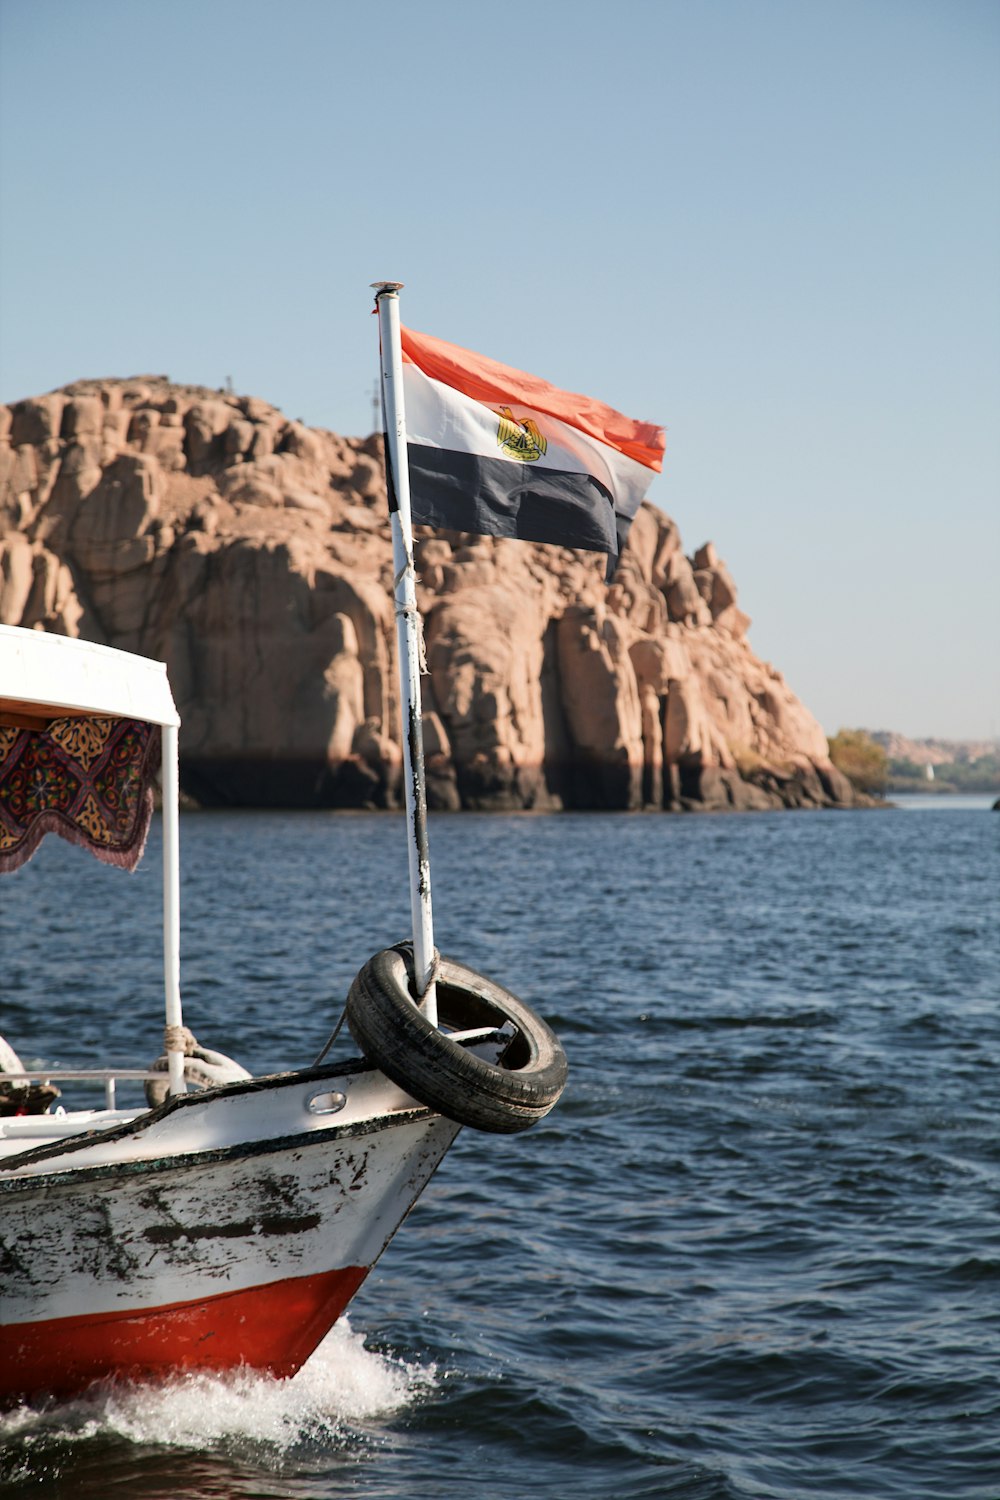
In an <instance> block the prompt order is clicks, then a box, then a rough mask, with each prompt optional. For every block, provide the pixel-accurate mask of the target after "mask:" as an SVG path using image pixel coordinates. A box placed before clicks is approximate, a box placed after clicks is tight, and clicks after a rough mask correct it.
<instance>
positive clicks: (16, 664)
mask: <svg viewBox="0 0 1000 1500" xmlns="http://www.w3.org/2000/svg"><path fill="white" fill-rule="evenodd" d="M19 711H20V714H21V715H22V716H26V717H37V718H40V719H52V718H56V717H57V716H61V715H67V716H70V715H72V716H76V715H79V714H99V715H100V714H106V715H110V716H113V717H115V718H124V719H139V720H141V721H143V722H144V723H146V724H159V725H161V726H166V725H169V726H171V727H173V728H175V729H176V728H177V726H178V725H179V724H180V722H181V721H180V717H179V715H178V713H177V709H176V708H175V706H174V700H173V697H172V695H171V692H170V684H169V683H168V681H167V669H166V667H165V666H164V665H163V663H162V662H158V661H150V660H149V659H148V658H147V657H145V656H134V655H133V654H132V653H131V652H129V651H118V650H115V649H113V648H112V647H110V646H95V645H94V644H93V643H92V642H91V641H77V640H70V639H69V638H68V637H67V636H64V635H46V634H44V632H42V631H40V630H25V629H24V628H23V627H21V626H19V625H0V714H3V715H4V716H5V717H6V718H11V717H17V716H18V713H19Z"/></svg>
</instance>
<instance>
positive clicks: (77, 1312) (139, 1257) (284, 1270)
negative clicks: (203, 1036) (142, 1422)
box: [0, 1068, 459, 1404]
mask: <svg viewBox="0 0 1000 1500" xmlns="http://www.w3.org/2000/svg"><path fill="white" fill-rule="evenodd" d="M341 1097H343V1098H344V1099H345V1101H346V1102H345V1104H344V1105H343V1107H342V1108H341V1109H339V1111H338V1112H337V1113H335V1114H319V1113H317V1112H316V1100H317V1098H318V1100H319V1103H320V1105H321V1106H323V1105H325V1104H327V1103H329V1102H330V1101H331V1100H332V1101H333V1102H334V1103H336V1102H338V1101H339V1099H340V1098H341ZM458 1129H459V1126H457V1125H456V1124H454V1123H452V1122H451V1121H450V1120H446V1119H444V1118H442V1117H441V1116H440V1115H438V1114H435V1113H433V1112H432V1111H430V1110H428V1109H426V1108H424V1107H423V1106H421V1105H419V1104H417V1102H416V1101H415V1100H413V1099H412V1098H410V1097H409V1096H408V1095H406V1094H405V1093H403V1091H402V1090H400V1089H398V1088H396V1087H395V1086H394V1085H393V1084H391V1083H389V1082H388V1081H387V1080H386V1079H385V1078H384V1077H383V1075H382V1074H380V1073H373V1072H369V1071H367V1070H364V1071H363V1070H361V1069H360V1068H359V1069H358V1070H357V1071H355V1072H345V1071H344V1070H341V1071H339V1072H336V1073H335V1072H333V1071H332V1070H314V1071H311V1072H310V1073H306V1074H288V1075H281V1076H279V1077H277V1078H274V1079H270V1080H260V1081H257V1082H255V1083H252V1084H248V1085H236V1086H232V1087H230V1088H227V1089H221V1090H217V1091H213V1092H212V1093H211V1094H206V1095H201V1096H198V1095H194V1096H192V1095H189V1096H187V1097H186V1098H184V1099H182V1100H179V1101H175V1102H174V1103H172V1104H171V1105H169V1106H167V1107H166V1108H165V1109H164V1110H161V1111H157V1112H156V1114H155V1115H152V1116H145V1117H143V1118H142V1119H140V1120H138V1121H136V1122H134V1123H126V1124H125V1125H124V1126H118V1127H117V1128H116V1129H115V1130H114V1131H113V1132H112V1134H111V1135H110V1136H109V1135H105V1136H103V1137H98V1138H96V1139H95V1138H94V1137H93V1136H92V1137H90V1138H89V1139H88V1138H84V1139H83V1141H81V1140H79V1139H76V1140H71V1141H65V1142H63V1141H55V1142H53V1143H52V1144H51V1145H49V1146H47V1147H46V1146H43V1147H42V1148H41V1150H38V1149H36V1150H35V1151H34V1152H33V1153H32V1155H33V1157H34V1159H33V1160H32V1161H31V1162H25V1163H24V1164H23V1165H22V1164H20V1163H19V1161H18V1158H17V1156H15V1157H13V1158H11V1157H9V1156H8V1158H7V1160H6V1162H3V1161H0V1166H2V1167H4V1168H5V1170H3V1171H2V1172H0V1323H2V1326H3V1346H4V1351H5V1359H4V1361H3V1368H2V1370H0V1400H4V1401H5V1402H7V1403H8V1404H9V1403H10V1402H11V1401H12V1400H16V1399H18V1398H20V1397H24V1396H31V1395H34V1394H37V1393H39V1392H43V1391H44V1392H53V1393H56V1394H66V1393H70V1392H72V1391H76V1390H79V1389H81V1388H82V1387H84V1386H85V1385H87V1384H88V1383H90V1382H91V1381H93V1380H97V1379H101V1378H105V1377H108V1376H119V1375H127V1376H134V1375H138V1376H143V1377H149V1376H151V1375H157V1374H167V1373H171V1372H176V1371H178V1370H184V1369H216V1370H218V1369H227V1368H232V1367H234V1366H238V1365H242V1364H245V1365H249V1366H251V1367H253V1368H257V1369H267V1370H270V1371H273V1372H274V1373H275V1374H279V1375H290V1374H293V1373H294V1371H295V1370H296V1369H298V1368H299V1366H300V1365H301V1364H302V1363H303V1361H304V1360H305V1359H307V1358H308V1356H309V1354H310V1353H311V1352H312V1350H313V1349H314V1348H315V1347H316V1345H317V1344H318V1343H319V1341H320V1340H321V1339H322V1338H323V1337H324V1335H325V1334H326V1332H327V1331H328V1329H329V1328H330V1326H331V1325H332V1324H333V1322H334V1321H335V1320H336V1318H337V1317H338V1316H339V1315H340V1313H341V1312H342V1311H343V1309H344V1307H345V1306H346V1305H347V1303H348V1301H349V1300H350V1298H351V1297H352V1296H353V1294H354V1292H355V1291H356V1290H357V1288H358V1287H359V1286H360V1284H361V1282H362V1281H363V1280H364V1277H365V1276H366V1275H367V1273H368V1271H369V1270H370V1269H371V1267H372V1265H374V1263H375V1261H376V1260H377V1259H378V1257H379V1255H380V1254H381V1252H382V1250H383V1249H384V1248H385V1246H386V1245H387V1244H388V1242H389V1240H390V1239H391V1237H392V1235H393V1233H394V1232H395V1230H396V1228H397V1227H398V1225H399V1223H400V1222H401V1220H402V1219H403V1218H404V1217H405V1215H406V1213H407V1212H408V1211H409V1209H410V1208H411V1206H412V1205H413V1203H414V1202H415V1200H416V1199H417V1197H418V1196H419V1194H420V1192H421V1191H422V1190H423V1188H424V1186H425V1185H426V1183H427V1181H428V1180H429V1178H430V1177H431V1175H432V1173H433V1172H434V1170H435V1168H436V1167H437V1165H438V1163H439V1162H440V1160H441V1158H442V1157H443V1155H444V1154H445V1152H446V1151H447V1149H448V1147H449V1146H450V1144H451V1142H452V1141H453V1140H454V1138H455V1135H456V1134H457V1132H458ZM19 1154H20V1151H19Z"/></svg>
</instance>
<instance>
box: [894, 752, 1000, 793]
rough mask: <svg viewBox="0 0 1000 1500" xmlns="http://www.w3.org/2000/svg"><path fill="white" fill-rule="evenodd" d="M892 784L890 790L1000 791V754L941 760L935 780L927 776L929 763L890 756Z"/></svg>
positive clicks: (935, 770) (935, 768) (935, 773)
mask: <svg viewBox="0 0 1000 1500" xmlns="http://www.w3.org/2000/svg"><path fill="white" fill-rule="evenodd" d="M888 786H889V790H890V792H1000V754H997V755H981V756H979V758H978V760H956V761H949V762H945V763H943V764H941V763H939V764H937V765H935V767H934V780H933V781H928V780H927V768H926V766H918V765H915V764H914V762H913V761H912V760H890V761H889V766H888Z"/></svg>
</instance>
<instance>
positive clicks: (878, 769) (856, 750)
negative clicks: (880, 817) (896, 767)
mask: <svg viewBox="0 0 1000 1500" xmlns="http://www.w3.org/2000/svg"><path fill="white" fill-rule="evenodd" d="M827 744H828V745H829V748H830V759H831V760H832V761H833V763H834V765H835V766H836V767H837V770H838V771H843V773H844V775H845V776H846V777H847V779H848V781H849V782H850V783H851V785H852V786H853V787H855V788H856V789H857V790H858V791H859V792H866V793H867V794H868V796H869V797H884V796H885V789H886V784H887V781H888V771H889V757H888V756H887V755H886V753H885V751H884V750H883V749H882V746H881V745H876V743H875V741H874V740H873V739H872V738H871V736H870V735H867V734H865V732H864V730H863V729H841V730H839V731H838V733H837V734H835V735H834V737H833V739H832V740H828V741H827Z"/></svg>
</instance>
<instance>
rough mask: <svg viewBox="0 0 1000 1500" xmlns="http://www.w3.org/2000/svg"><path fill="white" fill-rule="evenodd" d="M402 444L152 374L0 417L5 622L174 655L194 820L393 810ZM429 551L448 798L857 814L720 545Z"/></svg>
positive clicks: (423, 536)
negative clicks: (394, 519)
mask: <svg viewBox="0 0 1000 1500" xmlns="http://www.w3.org/2000/svg"><path fill="white" fill-rule="evenodd" d="M381 450H382V442H381V438H380V437H378V436H373V437H369V438H366V439H363V440H362V439H355V438H341V437H337V436H335V435H334V434H333V433H331V432H325V431H319V430H314V429H309V428H306V427H304V426H302V424H301V423H299V422H292V421H288V420H287V419H286V418H285V417H284V416H283V415H282V414H281V413H280V412H279V411H277V410H276V409H275V408H274V407H272V406H269V405H268V404H267V403H266V402H264V401H260V400H257V399H255V398H253V397H238V396H235V395H231V394H223V393H220V392H217V391H208V390H204V389H201V388H197V387H190V386H178V385H172V384H171V383H170V382H169V381H168V380H167V379H166V378H165V377H158V376H149V377H140V378H135V379H132V380H106V381H81V382H78V383H77V384H75V385H72V386H68V387H67V388H66V389H65V390H61V391H56V392H53V393H52V394H49V395H46V396H38V397H35V398H34V399H31V400H26V401H20V402H18V403H17V404H16V405H14V406H12V407H9V408H7V407H0V623H4V624H18V625H26V626H31V627H34V628H36V629H41V630H50V631H55V632H59V633H62V634H65V635H73V636H77V635H79V636H84V637H86V638H87V639H89V640H93V641H99V642H104V643H106V644H109V645H113V646H118V647H122V648H124V649H125V650H129V651H135V652H138V653H140V654H142V655H146V656H153V657H157V658H159V659H161V660H163V661H165V662H166V663H167V667H168V669H169V673H170V680H171V683H172V686H173V691H174V696H175V698H176V700H177V704H178V708H179V710H180V713H181V717H182V720H183V728H182V732H181V757H182V781H183V784H184V786H185V788H186V790H187V791H189V792H190V793H191V794H192V795H193V796H194V797H196V798H197V799H198V800H200V801H203V802H206V803H213V804H218V803H225V804H235V805H241V804H256V805H271V806H317V805H319V806H345V807H348V806H352V807H356V806H379V807H384V806H393V805H396V803H397V801H398V798H399V794H400V774H401V752H400V748H399V737H400V731H399V705H398V694H397V688H396V678H395V667H394V653H395V621H394V618H393V607H392V602H391V598H390V591H391V586H392V557H391V545H390V540H389V524H388V516H387V507H386V494H385V481H384V477H383V468H382V451H381ZM415 554H416V563H417V570H418V574H419V579H420V581H419V584H418V602H419V606H420V611H421V616H422V620H423V629H424V636H425V644H426V656H427V675H426V676H425V677H424V678H423V687H424V708H425V748H426V758H427V771H428V789H429V798H430V801H431V803H432V805H436V806H439V807H447V808H459V807H464V808H559V807H573V808H621V809H628V808H641V807H655V808H681V809H697V808H710V809H721V808H757V807H777V806H783V805H791V806H802V805H809V806H819V805H824V804H831V803H834V804H835V803H840V804H843V803H850V802H851V801H852V794H851V790H850V786H849V784H848V783H847V782H846V781H845V779H844V778H843V777H842V776H840V774H839V773H838V772H837V771H836V770H835V769H834V767H833V766H832V765H831V764H830V761H829V759H828V757H827V743H826V738H825V736H824V734H823V731H822V729H821V728H820V726H819V724H818V723H817V722H816V720H815V719H814V718H813V717H812V715H811V714H810V713H809V712H808V711H807V710H806V709H805V708H804V707H803V705H802V704H801V703H800V702H799V701H798V699H797V698H796V697H795V695H794V694H793V693H792V692H791V690H790V689H789V687H788V686H787V685H786V683H785V681H784V679H783V677H782V676H781V673H780V672H778V671H776V670H775V669H774V668H773V667H771V666H769V665H767V664H766V663H764V662H761V661H759V660H758V659H757V657H756V656H754V654H753V652H752V651H751V649H750V646H749V644H748V643H747V640H746V631H747V627H748V625H749V620H748V619H747V617H746V615H744V614H743V613H742V611H741V610H740V609H739V608H738V606H737V603H736V588H735V586H734V584H733V581H732V579H731V577H730V576H729V573H728V571H727V569H726V566H725V564H724V563H723V562H722V561H721V559H720V558H719V557H718V556H717V554H716V551H715V548H714V547H713V546H712V544H711V543H708V544H706V545H705V546H703V547H701V548H700V549H699V550H698V551H697V552H696V553H695V554H694V556H693V557H691V558H689V557H687V556H685V554H684V551H683V549H682V547H681V539H680V536H679V534H678V531H677V527H676V526H675V525H674V523H673V522H672V521H670V520H669V519H668V518H667V517H666V516H665V515H663V514H662V513H661V512H660V511H659V510H657V509H656V508H655V507H653V506H651V505H644V506H643V507H642V510H641V511H640V513H639V515H638V516H637V517H636V520H635V523H634V525H633V527H632V531H631V535H630V538H629V543H628V547H627V548H626V550H625V552H624V554H623V557H622V560H621V563H620V566H619V569H618V574H617V577H616V580H615V582H614V583H613V584H612V585H611V586H610V587H608V586H606V585H605V584H604V582H603V579H602V571H603V560H602V559H600V558H598V557H597V556H596V555H593V554H586V553H580V552H574V551H569V550H562V549H559V548H552V547H542V546H536V545H533V544H530V543H521V542H514V541H501V540H494V539H491V538H484V537H477V536H471V535H464V534H456V533H430V532H427V531H424V530H422V529H421V531H420V532H419V533H418V539H417V543H416V548H415Z"/></svg>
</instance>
